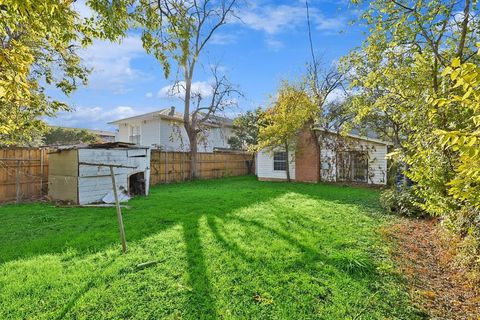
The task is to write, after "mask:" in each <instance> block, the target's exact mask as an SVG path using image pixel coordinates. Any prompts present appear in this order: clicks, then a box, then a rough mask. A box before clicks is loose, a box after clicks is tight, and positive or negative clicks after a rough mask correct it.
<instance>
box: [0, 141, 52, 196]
mask: <svg viewBox="0 0 480 320" xmlns="http://www.w3.org/2000/svg"><path fill="white" fill-rule="evenodd" d="M47 178H48V154H47V149H45V148H9V149H0V202H6V201H16V202H17V203H19V202H21V201H23V200H27V199H28V200H33V199H39V198H42V197H43V196H44V195H45V194H46V191H47Z"/></svg>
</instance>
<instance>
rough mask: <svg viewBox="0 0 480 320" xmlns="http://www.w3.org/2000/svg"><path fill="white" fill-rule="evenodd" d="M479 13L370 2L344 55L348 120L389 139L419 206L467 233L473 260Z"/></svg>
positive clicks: (454, 5)
mask: <svg viewBox="0 0 480 320" xmlns="http://www.w3.org/2000/svg"><path fill="white" fill-rule="evenodd" d="M477 12H478V7H477V2H471V1H470V0H463V1H456V0H446V1H437V0H419V1H410V0H374V1H371V2H369V3H368V7H367V10H366V11H365V12H364V13H363V14H362V16H361V17H362V21H363V22H365V23H366V25H367V27H368V29H369V33H368V37H367V39H366V41H365V42H364V43H363V45H362V47H361V48H360V49H358V50H354V51H352V52H351V53H350V54H349V55H348V56H346V57H345V58H344V59H343V61H342V68H343V71H344V72H345V74H347V77H348V81H349V82H350V84H351V86H352V90H354V92H355V97H354V98H353V100H352V103H351V104H350V112H352V115H353V116H354V119H355V124H364V125H368V126H370V127H372V128H375V129H376V130H377V133H379V134H380V135H383V136H384V137H385V136H386V137H389V138H391V139H392V140H393V141H394V142H395V145H396V147H397V148H396V151H395V153H394V154H395V155H396V156H397V157H398V159H399V161H400V162H402V163H404V164H405V167H406V170H405V173H406V175H407V176H408V177H409V178H410V179H411V180H412V181H413V182H414V185H413V187H412V189H413V191H414V192H415V196H416V197H418V199H419V201H418V203H416V205H418V206H419V207H420V208H421V209H423V210H424V211H425V212H426V213H428V214H429V215H435V216H442V217H444V218H445V221H446V222H447V223H445V225H447V226H451V227H452V230H454V231H456V232H457V235H459V236H460V237H463V238H465V239H466V238H467V237H471V238H473V239H474V240H473V241H467V240H465V242H463V244H462V245H461V246H460V247H462V246H463V247H468V246H470V245H469V244H468V243H474V245H473V246H474V247H475V248H474V249H472V250H470V251H469V252H470V256H471V257H472V256H473V257H474V256H475V254H473V255H472V252H479V251H480V229H479V228H478V193H479V189H478V185H479V180H478V175H479V171H478V168H479V163H478V152H479V151H478V149H479V145H478V95H477V91H478V88H479V82H478V65H479V64H480V59H479V56H478V55H477V54H476V52H477V47H476V45H475V44H476V43H477V42H479V40H480V34H479V33H478V31H477V30H479V27H480V25H479V24H480V20H479V19H478V17H477V16H476V14H477ZM472 230H474V231H472ZM477 257H478V256H477ZM472 259H475V260H476V262H475V263H476V264H477V270H480V264H479V263H478V258H475V257H474V258H472ZM479 274H480V271H479Z"/></svg>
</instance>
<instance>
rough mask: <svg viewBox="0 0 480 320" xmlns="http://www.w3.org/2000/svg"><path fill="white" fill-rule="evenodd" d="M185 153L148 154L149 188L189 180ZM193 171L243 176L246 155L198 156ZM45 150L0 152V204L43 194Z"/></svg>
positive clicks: (201, 174)
mask: <svg viewBox="0 0 480 320" xmlns="http://www.w3.org/2000/svg"><path fill="white" fill-rule="evenodd" d="M189 157H190V155H189V153H188V152H164V151H160V150H152V151H151V162H150V185H156V184H161V183H171V182H181V181H186V180H189V179H190V160H189V159H190V158H189ZM197 159H198V163H197V166H198V167H197V172H198V178H200V179H217V178H222V177H229V176H241V175H246V174H248V173H251V172H249V169H248V165H247V161H252V160H253V157H252V156H251V155H249V154H246V153H231V152H214V153H199V154H198V156H197ZM47 187H48V149H47V148H7V149H0V202H13V201H17V202H22V201H30V200H35V199H40V198H42V197H43V196H45V195H46V194H47Z"/></svg>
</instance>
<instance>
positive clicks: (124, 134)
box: [115, 123, 130, 142]
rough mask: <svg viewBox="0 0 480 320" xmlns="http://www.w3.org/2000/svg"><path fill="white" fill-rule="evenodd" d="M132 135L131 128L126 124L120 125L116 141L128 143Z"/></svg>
mask: <svg viewBox="0 0 480 320" xmlns="http://www.w3.org/2000/svg"><path fill="white" fill-rule="evenodd" d="M129 134H130V127H129V126H128V124H126V123H122V124H119V125H118V135H117V137H116V140H115V141H120V142H128V136H129Z"/></svg>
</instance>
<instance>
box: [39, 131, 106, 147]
mask: <svg viewBox="0 0 480 320" xmlns="http://www.w3.org/2000/svg"><path fill="white" fill-rule="evenodd" d="M94 142H98V137H97V136H96V135H95V134H93V133H91V132H89V131H87V130H85V129H73V128H62V127H51V128H50V129H48V131H47V132H46V133H45V135H44V137H43V143H44V144H46V145H72V144H89V143H94Z"/></svg>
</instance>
